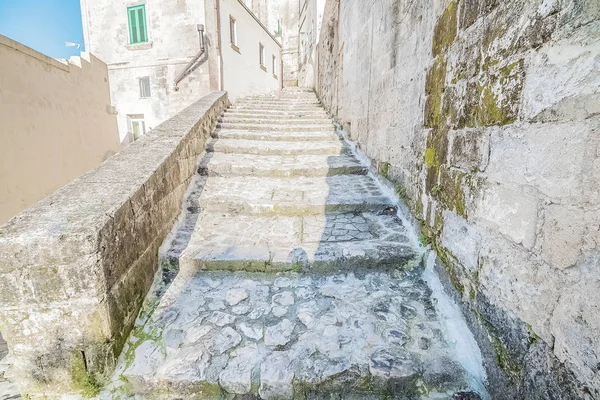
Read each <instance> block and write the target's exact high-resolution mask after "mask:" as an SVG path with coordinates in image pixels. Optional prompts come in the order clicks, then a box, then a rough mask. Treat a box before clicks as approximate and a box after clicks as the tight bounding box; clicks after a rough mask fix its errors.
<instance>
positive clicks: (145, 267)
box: [0, 92, 229, 396]
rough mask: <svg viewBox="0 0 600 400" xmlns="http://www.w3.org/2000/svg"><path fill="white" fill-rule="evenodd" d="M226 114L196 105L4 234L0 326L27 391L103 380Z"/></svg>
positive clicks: (0, 238) (82, 386)
mask: <svg viewBox="0 0 600 400" xmlns="http://www.w3.org/2000/svg"><path fill="white" fill-rule="evenodd" d="M228 105H229V101H228V99H227V94H226V93H224V92H216V93H212V94H209V95H207V96H205V97H203V98H202V99H200V100H198V101H197V102H196V103H194V104H192V105H191V106H189V107H188V108H186V109H185V110H183V111H182V112H180V113H179V114H177V115H175V116H174V117H173V118H171V119H169V120H168V121H166V122H164V123H163V124H161V125H160V126H158V127H157V128H156V129H155V130H153V131H152V132H150V133H149V134H147V135H146V136H144V137H143V138H141V139H140V140H138V141H136V142H134V143H132V144H131V145H130V146H128V147H127V148H125V149H124V150H123V151H122V152H120V153H119V154H117V155H115V156H114V157H112V158H110V159H109V160H107V161H106V162H104V163H102V164H101V165H100V166H98V167H97V168H95V169H93V170H91V171H89V172H87V173H86V174H84V175H82V176H81V177H79V178H77V179H75V180H74V181H72V182H71V183H69V184H67V185H66V186H64V187H63V188H61V189H59V190H58V191H56V192H55V193H53V194H52V195H50V196H48V197H47V198H45V199H43V200H41V201H40V202H38V203H37V204H35V205H33V206H32V207H30V208H28V209H27V210H25V211H23V212H22V213H21V214H19V215H17V216H16V217H14V218H12V219H11V220H10V221H9V222H8V223H7V224H5V225H4V226H2V227H0V329H1V330H2V334H3V336H4V337H5V339H6V340H7V342H8V344H9V347H10V349H11V352H12V355H13V357H14V361H15V367H16V368H17V374H18V380H19V384H20V385H21V390H22V392H23V393H27V394H30V395H33V396H35V395H36V394H41V393H42V392H43V393H44V394H48V395H53V394H64V393H76V392H81V391H82V390H86V387H88V386H90V385H92V386H93V384H100V383H101V382H102V381H103V380H104V379H105V378H106V377H107V375H108V374H110V372H111V370H112V369H113V367H114V362H115V359H116V357H117V356H118V354H119V353H120V351H121V349H122V346H123V343H124V340H125V338H126V337H127V334H128V332H129V331H130V330H131V327H132V326H133V323H134V321H135V318H136V316H137V313H138V311H139V309H140V307H141V304H142V301H143V298H144V296H145V294H146V292H147V291H148V289H149V287H150V284H151V282H152V278H153V276H154V273H155V271H156V266H157V254H158V247H159V246H160V243H162V241H163V239H164V237H165V236H166V234H167V233H168V231H169V230H170V228H171V226H172V224H173V223H174V221H175V219H176V218H177V216H178V215H179V213H180V211H181V205H182V200H183V195H184V193H185V191H186V188H187V186H188V184H189V182H190V179H191V177H192V176H193V175H194V173H195V171H196V168H197V162H198V156H199V155H200V154H201V153H202V152H203V151H204V148H205V145H206V143H207V140H208V139H209V138H210V134H211V132H212V130H213V129H214V127H215V124H216V121H217V118H218V117H219V116H220V115H221V114H222V112H223V111H224V109H225V108H226V107H227V106H228ZM56 305H60V306H59V307H56ZM81 368H83V371H81ZM88 389H89V388H88Z"/></svg>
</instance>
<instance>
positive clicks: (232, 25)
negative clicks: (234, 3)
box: [229, 15, 238, 47]
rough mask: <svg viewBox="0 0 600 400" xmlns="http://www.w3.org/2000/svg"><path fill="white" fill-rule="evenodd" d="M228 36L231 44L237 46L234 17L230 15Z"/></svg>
mask: <svg viewBox="0 0 600 400" xmlns="http://www.w3.org/2000/svg"><path fill="white" fill-rule="evenodd" d="M229 38H230V40H231V44H232V45H234V46H236V47H237V44H238V42H237V24H236V22H235V18H233V17H232V16H231V15H230V16H229Z"/></svg>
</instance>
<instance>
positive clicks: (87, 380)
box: [70, 352, 101, 399]
mask: <svg viewBox="0 0 600 400" xmlns="http://www.w3.org/2000/svg"><path fill="white" fill-rule="evenodd" d="M84 357H85V356H84V355H83V353H80V352H74V353H73V354H72V355H71V370H70V375H71V384H72V386H73V389H74V390H76V391H78V392H79V393H80V394H81V395H82V396H83V397H84V398H88V399H89V398H91V397H94V396H97V395H98V394H99V393H100V388H101V385H100V384H99V383H98V382H97V381H96V378H95V377H94V376H93V375H92V374H91V373H90V371H88V370H87V366H86V361H85V359H84Z"/></svg>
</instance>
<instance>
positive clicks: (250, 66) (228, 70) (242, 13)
mask: <svg viewBox="0 0 600 400" xmlns="http://www.w3.org/2000/svg"><path fill="white" fill-rule="evenodd" d="M220 12H221V38H222V39H221V40H222V57H223V90H226V91H227V92H228V95H229V99H230V100H231V101H235V100H236V99H237V98H239V97H244V96H251V95H259V94H264V93H270V92H275V91H277V90H279V89H280V88H281V78H282V77H281V47H280V45H279V43H278V42H277V41H275V39H274V38H273V37H272V36H271V35H270V34H269V32H268V31H267V30H266V28H264V27H263V26H262V25H261V24H260V23H259V22H258V21H257V20H256V19H255V17H254V16H253V14H252V13H251V12H250V11H249V10H248V9H247V8H246V7H245V6H244V5H243V4H242V3H241V2H240V1H238V0H221V2H220ZM230 15H231V16H232V17H233V18H235V20H236V23H237V40H238V48H239V52H238V51H236V50H234V48H233V47H232V46H231V44H230V35H229V16H230ZM259 43H262V44H263V45H264V46H265V67H266V71H264V70H263V69H262V68H261V67H260V61H259ZM273 56H275V58H276V61H275V71H273V67H272V57H273Z"/></svg>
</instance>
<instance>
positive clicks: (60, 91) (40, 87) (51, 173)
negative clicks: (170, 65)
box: [0, 35, 120, 224]
mask: <svg viewBox="0 0 600 400" xmlns="http://www.w3.org/2000/svg"><path fill="white" fill-rule="evenodd" d="M86 57H87V55H86ZM73 63H74V64H73ZM75 64H80V66H79V65H75ZM109 111H110V93H109V88H108V71H107V68H106V65H105V64H104V63H102V62H101V61H100V60H98V59H97V58H95V57H94V56H91V55H90V56H89V62H88V61H86V60H85V59H83V58H79V57H73V58H71V62H70V63H66V62H65V63H64V64H63V63H61V62H59V61H57V60H55V59H52V58H50V57H47V56H45V55H43V54H41V53H38V52H36V51H35V50H32V49H30V48H28V47H26V46H24V45H22V44H20V43H18V42H15V41H13V40H11V39H9V38H7V37H5V36H2V35H0V160H1V162H2V164H1V168H0V224H1V223H4V222H6V221H7V220H8V219H10V218H11V217H12V216H13V215H15V214H17V213H18V212H19V211H21V210H23V209H25V208H26V207H28V206H29V205H31V204H33V203H35V202H36V201H38V200H40V199H42V198H44V197H46V196H47V195H49V194H51V193H52V192H54V191H55V190H56V189H58V188H60V187H61V186H63V185H65V184H66V183H67V182H69V181H71V180H73V179H74V178H76V177H78V176H79V175H81V174H83V173H84V172H86V171H87V170H89V169H91V168H93V167H95V166H96V165H98V164H100V163H101V162H102V161H104V160H105V159H106V158H107V157H109V156H110V155H112V154H114V153H115V152H116V151H118V150H119V148H120V145H119V134H118V131H117V120H116V117H115V115H114V114H110V113H109Z"/></svg>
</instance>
